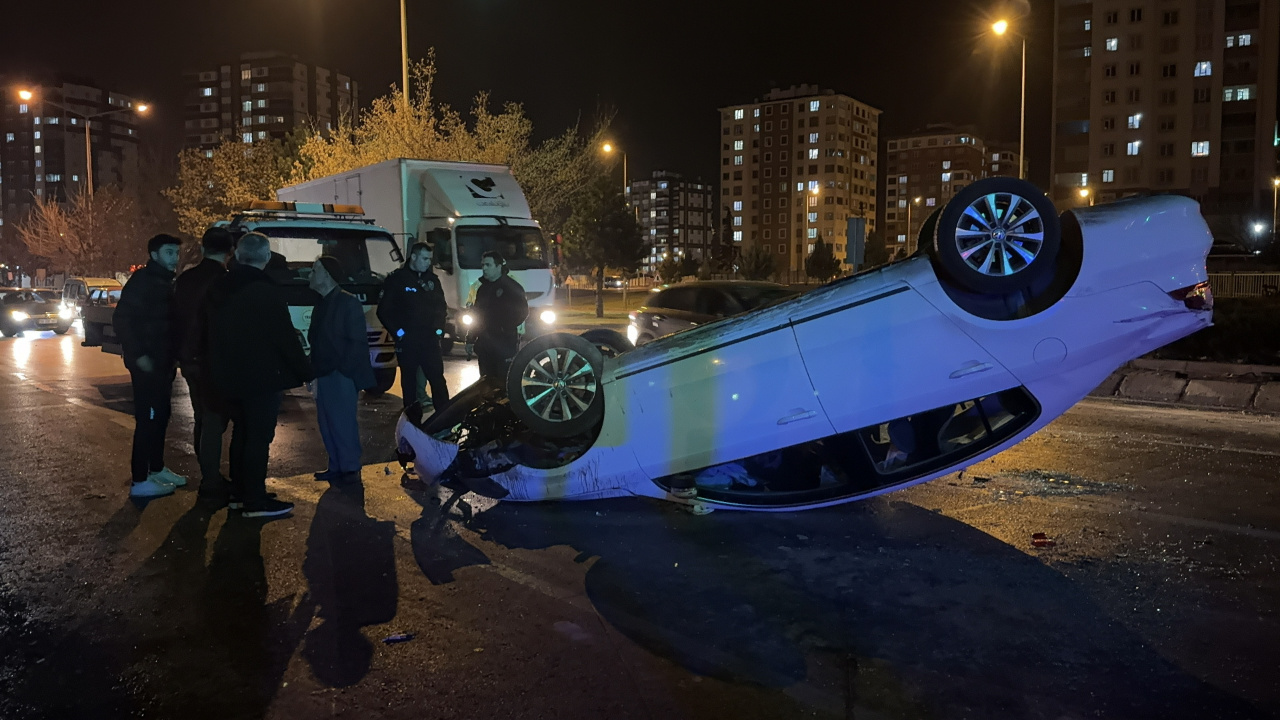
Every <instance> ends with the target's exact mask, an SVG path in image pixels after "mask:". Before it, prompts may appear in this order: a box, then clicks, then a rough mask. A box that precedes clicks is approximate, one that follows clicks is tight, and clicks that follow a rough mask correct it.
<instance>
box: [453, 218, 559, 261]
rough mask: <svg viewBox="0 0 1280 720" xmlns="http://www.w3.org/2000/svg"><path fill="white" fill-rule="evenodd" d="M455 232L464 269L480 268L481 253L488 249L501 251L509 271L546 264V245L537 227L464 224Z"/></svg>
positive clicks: (459, 256)
mask: <svg viewBox="0 0 1280 720" xmlns="http://www.w3.org/2000/svg"><path fill="white" fill-rule="evenodd" d="M456 232H457V238H458V267H461V268H462V269H463V270H478V269H480V260H481V256H482V255H484V253H485V251H486V250H497V251H498V252H500V253H502V257H504V258H506V260H507V268H508V269H510V270H532V269H534V268H545V267H547V252H546V246H545V245H544V244H543V242H542V231H541V230H539V229H538V228H535V227H514V226H511V225H484V226H475V225H465V226H463V227H459V228H457V230H456Z"/></svg>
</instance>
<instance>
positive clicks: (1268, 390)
mask: <svg viewBox="0 0 1280 720" xmlns="http://www.w3.org/2000/svg"><path fill="white" fill-rule="evenodd" d="M1089 396H1090V397H1096V398H1117V399H1122V400H1136V401H1139V402H1151V403H1160V404H1162V405H1174V406H1187V407H1196V408H1216V409H1223V410H1244V411H1249V412H1257V413H1266V414H1280V366H1275V365H1232V364H1229V363H1206V362H1188V361H1178V360H1147V359H1138V360H1134V361H1133V362H1130V363H1128V364H1126V365H1125V366H1124V367H1122V368H1120V369H1119V370H1117V371H1116V372H1114V373H1112V374H1111V375H1110V376H1109V377H1108V378H1107V379H1106V380H1104V381H1103V382H1102V384H1100V385H1098V387H1096V388H1094V390H1093V391H1092V392H1090V393H1089Z"/></svg>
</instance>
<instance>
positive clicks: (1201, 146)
mask: <svg viewBox="0 0 1280 720" xmlns="http://www.w3.org/2000/svg"><path fill="white" fill-rule="evenodd" d="M1208 155H1209V141H1208V140H1198V141H1196V142H1193V143H1191V157H1207V156H1208Z"/></svg>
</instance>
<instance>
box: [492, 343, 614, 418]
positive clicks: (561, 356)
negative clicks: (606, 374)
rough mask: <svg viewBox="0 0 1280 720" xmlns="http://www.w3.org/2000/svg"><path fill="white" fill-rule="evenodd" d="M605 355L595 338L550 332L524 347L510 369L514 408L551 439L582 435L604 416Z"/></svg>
mask: <svg viewBox="0 0 1280 720" xmlns="http://www.w3.org/2000/svg"><path fill="white" fill-rule="evenodd" d="M603 367H604V357H603V356H602V355H601V354H600V349H599V348H597V347H596V346H595V345H593V344H591V342H590V341H588V340H586V339H585V338H582V337H579V336H577V335H570V334H568V333H550V334H547V335H541V336H539V337H536V338H534V339H533V340H531V341H529V343H528V344H527V345H525V346H524V347H522V348H520V350H519V352H517V353H516V356H515V358H513V359H512V361H511V369H510V370H508V371H507V383H506V389H507V400H508V402H510V404H511V405H510V407H511V412H513V413H514V414H515V416H516V417H517V418H518V419H519V420H520V421H521V422H523V423H524V424H525V425H526V426H527V427H528V428H529V429H530V430H533V431H534V432H535V433H537V434H539V435H542V436H544V437H548V438H566V437H573V436H574V435H581V434H583V433H585V432H587V431H588V430H590V429H591V428H593V427H595V426H596V424H597V423H599V422H600V420H601V419H602V418H603V417H604V389H603V388H602V387H601V386H600V373H601V370H602V369H603Z"/></svg>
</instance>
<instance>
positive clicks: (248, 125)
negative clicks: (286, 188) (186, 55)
mask: <svg viewBox="0 0 1280 720" xmlns="http://www.w3.org/2000/svg"><path fill="white" fill-rule="evenodd" d="M184 84H185V91H184V133H185V138H186V146H187V147H195V148H201V149H204V150H205V151H211V150H212V149H213V148H215V147H217V146H218V144H219V143H221V142H223V141H224V140H228V139H234V140H239V141H242V142H255V141H258V140H267V139H280V138H283V137H285V135H287V134H288V133H289V132H290V131H292V130H294V129H295V128H298V127H302V126H306V125H308V124H310V125H312V126H313V127H315V128H316V129H317V130H319V131H320V132H322V133H327V132H329V131H330V130H331V129H333V128H334V127H335V126H336V125H337V124H338V122H339V121H340V119H342V118H344V117H346V118H350V117H351V116H352V114H353V113H354V112H355V111H356V109H357V108H358V107H359V104H360V92H359V91H360V88H359V85H358V84H357V83H356V82H355V81H353V80H352V79H351V78H350V77H348V76H346V75H344V74H342V73H340V72H338V71H336V70H331V69H329V68H323V67H318V66H316V65H310V64H307V63H304V62H302V61H301V60H299V59H298V58H296V57H294V56H292V55H285V54H283V53H278V52H250V53H243V54H241V55H240V56H239V57H238V58H236V59H234V60H228V62H226V63H225V64H222V65H218V66H217V67H211V68H206V69H202V70H197V71H193V72H188V73H186V74H185V83H184Z"/></svg>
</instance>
